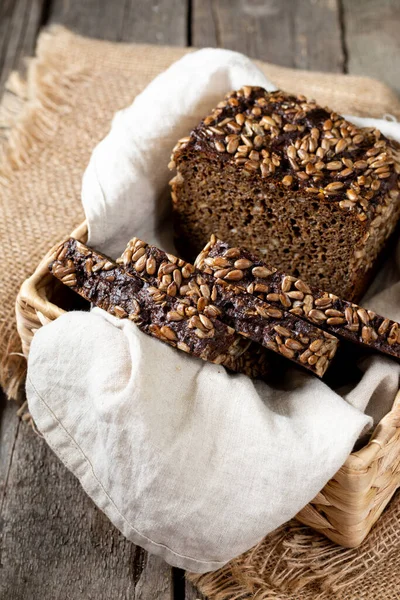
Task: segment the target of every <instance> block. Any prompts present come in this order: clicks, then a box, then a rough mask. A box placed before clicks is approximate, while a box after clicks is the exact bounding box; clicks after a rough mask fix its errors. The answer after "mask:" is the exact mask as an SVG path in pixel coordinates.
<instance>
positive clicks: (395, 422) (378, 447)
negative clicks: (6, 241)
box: [16, 221, 400, 473]
mask: <svg viewBox="0 0 400 600" xmlns="http://www.w3.org/2000/svg"><path fill="white" fill-rule="evenodd" d="M87 233H88V225H87V222H86V221H83V222H82V223H81V224H80V225H79V226H78V227H76V229H74V231H73V232H72V233H71V234H70V235H69V236H67V237H66V239H67V238H69V237H73V238H76V239H78V240H80V241H86V239H87ZM60 243H61V242H58V243H57V244H55V245H54V246H53V247H52V248H51V250H50V251H49V252H48V253H47V254H46V255H45V256H44V258H43V259H42V260H41V262H40V263H39V265H38V266H37V267H36V269H35V271H34V272H33V274H32V275H31V276H30V277H28V279H26V280H25V281H24V282H23V284H22V285H21V288H20V291H19V293H18V296H17V301H16V312H17V326H18V312H19V305H24V304H28V305H30V306H32V307H33V308H34V309H35V310H36V311H38V312H39V313H41V314H42V315H43V316H44V317H45V318H48V319H49V320H53V319H56V318H58V317H60V316H61V315H62V314H64V313H65V312H66V311H65V310H63V309H61V308H59V307H58V306H57V305H55V304H53V303H52V302H50V301H49V300H47V299H46V298H45V296H44V295H43V294H42V293H41V290H42V289H43V285H41V284H43V281H46V280H47V281H48V278H49V277H51V275H50V273H49V269H48V265H49V263H50V262H51V260H52V259H53V257H54V255H55V252H56V250H57V249H58V248H59V246H60ZM399 427H400V390H399V391H398V392H397V394H396V397H395V399H394V402H393V406H392V409H391V411H390V412H389V413H387V414H386V415H385V416H384V417H383V419H382V420H381V421H380V423H378V425H377V427H376V428H375V430H374V431H373V433H372V435H371V437H370V439H369V441H368V442H367V444H366V445H365V446H363V447H362V448H361V449H360V450H357V451H356V452H353V453H351V454H350V455H349V456H348V458H347V460H346V462H345V463H344V465H343V466H342V467H341V469H340V470H341V471H342V472H347V473H350V472H362V471H366V470H368V468H369V467H370V466H371V464H372V463H373V462H374V461H375V460H376V458H377V456H378V455H379V454H380V453H381V452H382V451H383V448H384V447H385V446H386V445H387V444H389V443H390V441H391V439H392V438H393V436H394V434H395V433H396V430H397V429H398V428H399Z"/></svg>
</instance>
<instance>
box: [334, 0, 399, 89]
mask: <svg viewBox="0 0 400 600" xmlns="http://www.w3.org/2000/svg"><path fill="white" fill-rule="evenodd" d="M343 25H344V40H345V44H346V48H347V53H348V59H347V66H348V71H349V73H352V74H357V75H369V76H371V77H376V78H377V79H380V80H381V81H384V82H385V83H387V84H388V85H390V86H391V87H393V88H395V89H396V90H397V91H399V92H400V69H399V57H400V31H399V28H400V2H399V1H398V0H380V1H379V2H376V1H375V0H343Z"/></svg>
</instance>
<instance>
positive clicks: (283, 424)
mask: <svg viewBox="0 0 400 600" xmlns="http://www.w3.org/2000/svg"><path fill="white" fill-rule="evenodd" d="M245 84H248V85H261V86H264V87H266V88H267V89H269V90H272V89H274V86H273V85H272V84H271V83H270V82H269V81H267V80H266V79H265V77H264V76H263V74H262V73H261V72H260V71H259V70H258V69H257V68H256V67H255V66H254V64H253V63H252V62H251V61H250V60H249V59H247V58H246V57H244V56H242V55H240V54H237V53H234V52H230V51H226V50H211V49H205V50H200V51H198V52H195V53H193V54H189V55H187V56H185V57H184V58H182V59H181V60H179V61H178V62H177V63H175V64H173V65H172V66H171V67H170V68H169V69H168V70H167V71H166V72H164V73H163V74H161V75H159V76H158V77H157V78H156V79H155V80H154V81H153V82H152V83H151V84H150V85H149V86H148V87H147V89H146V90H144V91H143V93H142V94H140V96H138V97H137V98H136V99H135V101H134V102H133V104H132V106H130V107H129V108H127V109H125V110H123V111H121V112H119V113H118V114H117V115H116V116H115V118H114V120H113V123H112V127H111V131H110V133H109V135H108V136H107V137H106V138H105V139H104V140H103V141H102V142H101V143H100V144H99V145H98V146H97V147H96V148H95V149H94V152H93V155H92V158H91V161H90V164H89V166H88V168H87V170H86V173H85V176H84V180H83V189H82V201H83V205H84V208H85V212H86V215H87V219H88V222H89V232H90V239H89V244H90V245H92V246H94V247H95V248H96V249H98V250H100V251H102V252H105V253H107V254H109V255H111V256H112V257H114V258H115V257H116V256H118V255H119V254H120V253H121V252H122V250H123V248H124V247H125V245H126V243H127V241H128V240H129V238H130V237H132V236H134V235H136V236H139V237H141V238H143V239H145V240H146V241H148V242H153V243H157V244H159V245H161V247H163V248H164V249H165V250H167V251H168V250H173V246H172V236H171V235H170V233H171V228H170V225H169V222H168V221H165V218H166V217H167V215H168V207H169V200H168V196H167V195H166V194H165V190H166V188H167V182H168V179H169V177H170V173H169V172H168V170H167V164H168V161H169V155H170V152H171V149H172V147H173V146H174V144H175V143H176V141H177V140H178V138H179V137H181V136H183V135H185V134H188V132H189V131H190V129H191V128H192V127H193V126H194V125H196V123H197V122H198V121H199V120H200V119H201V118H202V117H203V116H204V115H206V114H207V113H208V112H209V110H210V109H211V108H212V107H213V106H214V105H215V104H216V103H217V102H218V101H219V100H220V99H221V98H222V97H223V96H224V94H225V93H227V92H228V91H230V90H231V89H235V88H239V87H241V86H242V85H245ZM353 120H354V121H357V123H358V124H364V123H365V121H364V120H361V119H353ZM374 124H376V125H377V126H378V127H380V128H381V129H383V130H384V131H385V133H386V134H387V135H392V136H394V137H397V138H398V139H399V140H400V131H399V130H400V125H398V124H396V123H387V122H385V121H382V122H381V121H376V120H375V121H374ZM399 255H400V253H399V252H397V260H396V257H393V258H392V259H390V260H389V262H388V264H387V266H386V268H385V269H384V270H383V271H382V273H381V274H380V277H379V284H377V285H378V286H379V287H377V288H376V289H377V290H378V289H379V293H376V294H375V295H373V297H370V299H369V303H368V306H369V307H371V308H377V309H379V311H380V312H383V313H384V314H385V315H387V316H389V317H392V318H397V319H400V309H399V302H398V300H399V298H400V282H399V280H400V273H399ZM360 366H361V369H362V370H363V371H364V372H365V374H364V376H363V377H362V378H361V381H360V382H359V383H358V384H357V385H355V386H354V387H353V388H352V389H351V390H347V392H346V394H345V398H343V397H341V396H339V395H338V393H336V392H334V391H333V390H332V389H330V388H329V387H328V386H327V385H326V384H325V383H323V382H322V381H320V380H318V379H317V378H315V377H313V376H311V375H309V374H307V373H305V372H304V373H303V372H300V371H299V370H296V369H294V368H293V369H290V377H287V378H286V381H284V382H283V383H282V386H281V387H280V389H277V388H276V387H275V388H274V387H272V386H270V385H267V384H266V383H262V382H257V381H252V380H250V379H249V378H247V377H245V376H244V375H232V374H228V373H227V372H226V371H225V370H224V369H223V368H222V367H220V366H216V365H212V364H207V363H205V362H203V361H201V360H197V359H194V358H192V357H189V356H187V355H185V354H184V353H183V352H179V351H177V350H174V349H172V348H170V347H168V346H166V345H164V344H162V343H160V342H159V341H157V340H155V339H152V338H151V337H148V336H146V335H144V334H143V333H141V332H140V331H139V330H138V329H137V328H136V327H135V325H133V324H132V323H131V322H129V321H127V320H124V321H121V320H118V319H116V318H114V317H112V316H110V315H108V314H106V313H105V312H103V311H101V310H99V309H94V310H92V311H91V313H81V312H75V313H69V314H66V315H64V316H62V317H60V318H59V319H57V320H56V321H55V322H54V323H50V324H49V325H46V326H45V327H43V328H41V329H40V330H39V331H38V332H37V333H36V335H35V337H34V339H33V343H32V347H31V352H30V356H29V361H28V377H27V396H28V401H29V409H30V411H31V414H32V415H33V417H34V419H35V422H36V424H37V426H38V428H39V429H40V431H41V432H42V433H43V435H44V437H45V438H46V440H47V442H48V443H49V445H50V446H51V447H52V448H53V450H54V451H55V452H56V454H57V455H58V456H59V457H60V459H61V460H62V461H63V462H64V463H65V464H66V466H67V467H68V468H69V469H70V470H71V471H72V472H73V473H74V474H75V475H76V476H77V477H78V479H79V480H80V482H81V484H82V486H83V487H84V489H85V490H86V492H87V493H88V494H89V496H90V497H91V498H92V499H93V500H94V502H95V503H96V504H97V505H98V506H99V507H100V508H101V509H102V510H103V511H104V512H105V513H106V514H107V515H108V517H109V518H110V520H111V521H112V522H113V523H114V524H115V525H116V526H117V527H118V528H119V529H120V530H121V531H122V532H123V534H124V535H125V536H126V537H127V538H129V539H130V540H132V541H133V542H135V543H137V544H139V545H141V546H143V547H144V548H146V549H147V550H149V551H150V552H153V553H155V554H158V555H160V556H162V557H163V558H164V559H165V560H166V561H168V562H169V563H171V564H173V565H176V566H178V567H181V568H184V569H189V570H191V571H196V572H206V571H209V570H213V569H217V568H219V567H220V566H222V565H223V564H225V563H226V562H227V561H229V560H230V559H231V558H233V557H235V556H237V555H239V554H240V553H242V552H243V551H245V550H247V549H248V548H250V547H251V546H253V545H254V544H255V543H257V542H258V541H259V540H260V539H262V537H263V536H264V535H266V534H267V533H268V532H270V531H272V530H273V529H275V528H276V527H277V526H279V525H280V524H281V523H283V522H285V521H286V520H288V519H289V518H291V517H293V516H294V515H295V514H296V513H297V512H298V511H299V510H300V509H301V508H302V507H303V506H304V505H305V504H307V503H308V502H309V501H310V500H312V498H313V497H314V496H315V495H316V494H317V492H318V491H319V490H320V489H322V487H323V486H324V485H325V483H326V482H327V481H328V480H329V479H330V478H331V477H332V476H333V475H334V474H335V472H336V471H337V470H338V469H339V468H340V466H341V465H342V464H343V463H344V461H345V459H346V458H347V456H348V454H349V453H350V452H351V450H352V448H353V445H354V443H355V442H356V440H357V439H358V438H359V436H360V434H362V433H363V432H365V431H366V430H368V429H369V428H370V427H371V425H372V421H373V419H372V417H371V416H368V415H372V416H373V418H374V419H375V420H379V419H380V418H381V417H382V416H383V414H385V412H387V411H388V410H389V408H390V405H391V403H392V401H393V398H394V395H395V393H396V391H397V389H398V383H399V381H398V380H399V371H400V366H399V365H398V364H396V363H395V362H394V361H392V360H390V359H388V358H385V357H378V356H372V357H369V358H368V359H364V361H363V363H362V364H361V365H360ZM365 410H366V412H367V413H368V414H364V411H365Z"/></svg>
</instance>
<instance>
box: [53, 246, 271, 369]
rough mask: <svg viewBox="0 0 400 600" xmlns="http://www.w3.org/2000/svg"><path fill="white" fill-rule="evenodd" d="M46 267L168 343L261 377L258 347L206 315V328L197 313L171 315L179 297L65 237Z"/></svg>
mask: <svg viewBox="0 0 400 600" xmlns="http://www.w3.org/2000/svg"><path fill="white" fill-rule="evenodd" d="M49 269H50V271H51V272H52V273H53V275H54V276H55V277H57V279H60V281H62V283H64V284H65V285H67V286H69V287H70V288H71V289H73V290H74V291H75V292H77V293H78V294H80V295H81V296H82V297H83V298H85V299H86V300H88V301H89V302H92V303H93V304H94V305H95V306H98V307H99V308H102V309H104V310H106V311H107V312H109V313H110V314H112V315H114V316H116V317H118V318H121V319H123V318H128V319H130V320H132V321H133V322H134V323H135V324H136V325H137V326H138V327H139V329H141V330H142V331H143V332H144V333H147V334H150V335H152V336H154V337H157V338H158V339H160V340H161V341H163V342H166V343H167V344H169V345H170V346H173V347H176V348H178V349H179V350H183V351H184V352H187V353H189V354H191V355H193V356H196V357H198V358H202V359H203V360H207V361H209V362H213V363H216V364H222V365H223V366H225V367H227V368H228V369H230V370H232V371H236V372H242V373H245V374H246V375H249V376H251V377H261V378H262V377H265V376H266V375H267V374H268V373H269V371H270V359H269V356H267V354H266V352H265V351H264V349H263V348H261V347H258V346H257V345H256V344H252V343H251V342H249V341H248V340H246V339H245V338H243V337H242V336H240V335H238V334H237V333H236V332H235V331H234V330H233V329H232V328H231V327H229V326H227V325H225V324H224V323H221V322H220V321H219V320H218V319H215V318H212V317H210V319H208V321H207V326H206V327H205V326H204V324H203V323H202V322H199V317H198V316H197V315H196V311H194V310H193V311H189V312H188V314H184V315H183V318H182V319H180V320H179V321H176V320H173V319H170V314H171V313H174V312H176V311H177V310H179V306H178V304H179V301H178V300H177V299H175V298H172V297H170V296H167V295H166V294H165V293H163V292H161V291H160V290H159V289H158V288H156V287H154V286H151V285H149V284H147V283H145V282H144V281H143V280H142V279H140V278H139V277H136V276H134V275H128V274H127V273H126V272H125V271H124V269H123V268H121V267H120V266H118V265H117V264H116V263H114V262H113V261H111V260H109V259H108V258H107V257H106V256H104V255H102V254H100V253H98V252H95V251H94V250H92V249H91V248H89V247H87V246H85V245H84V244H82V243H81V242H78V241H77V240H75V239H73V238H70V239H69V240H67V241H66V242H64V243H63V244H62V245H61V246H60V248H59V249H58V251H57V254H56V256H55V260H54V261H53V262H52V263H51V264H50V265H49Z"/></svg>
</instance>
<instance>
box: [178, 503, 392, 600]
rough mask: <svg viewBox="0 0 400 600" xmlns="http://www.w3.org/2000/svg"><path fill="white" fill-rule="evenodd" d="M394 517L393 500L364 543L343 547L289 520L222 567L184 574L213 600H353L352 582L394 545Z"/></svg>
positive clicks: (355, 593) (368, 569)
mask: <svg viewBox="0 0 400 600" xmlns="http://www.w3.org/2000/svg"><path fill="white" fill-rule="evenodd" d="M399 518H400V503H399V502H398V501H397V502H396V499H394V501H393V502H392V504H391V505H390V507H389V508H388V509H387V511H386V512H385V514H384V515H383V516H382V517H381V521H380V523H379V526H377V527H376V528H374V529H373V530H372V531H371V533H370V536H369V538H368V542H367V543H365V544H364V545H363V546H362V547H360V548H349V549H345V548H342V547H341V546H338V545H336V544H334V543H333V542H331V541H329V540H328V539H327V538H326V537H325V536H323V535H320V534H318V533H316V532H315V531H313V530H312V529H310V528H309V527H306V526H304V525H301V524H300V523H298V522H297V521H294V520H292V521H290V522H289V523H287V524H285V525H282V526H281V527H279V528H278V529H277V530H276V531H274V532H273V533H272V534H270V535H268V536H267V537H266V538H264V539H263V540H262V541H261V542H260V543H259V544H257V545H256V546H254V548H252V549H251V550H249V551H248V552H246V553H245V554H243V555H242V556H240V557H238V558H237V559H235V560H233V561H231V562H230V563H228V564H227V565H225V566H224V567H223V568H222V569H219V570H218V571H216V572H211V573H205V574H203V575H198V574H195V573H187V575H186V577H187V579H188V580H189V581H190V582H191V583H193V585H195V586H196V588H197V589H198V590H199V591H200V592H201V593H202V594H204V595H205V596H206V597H210V598H212V599H213V600H248V599H249V598H252V599H253V600H283V598H282V593H284V594H285V596H284V598H285V600H300V598H301V599H302V600H311V599H312V600H333V598H337V600H355V598H358V597H359V595H358V594H357V583H358V582H359V581H360V580H362V579H364V578H365V577H366V576H367V575H368V574H369V573H370V571H372V570H373V569H376V568H377V566H378V564H381V563H382V561H384V560H385V557H387V555H388V543H389V544H390V540H392V542H393V543H394V546H393V547H394V548H396V546H395V542H396V540H397V539H398V532H397V523H398V522H399ZM349 590H352V591H351V593H350V592H349Z"/></svg>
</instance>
